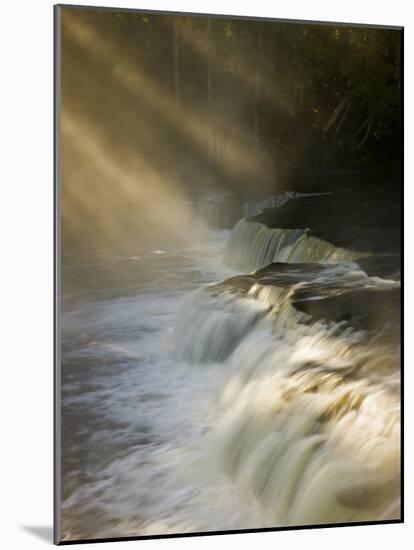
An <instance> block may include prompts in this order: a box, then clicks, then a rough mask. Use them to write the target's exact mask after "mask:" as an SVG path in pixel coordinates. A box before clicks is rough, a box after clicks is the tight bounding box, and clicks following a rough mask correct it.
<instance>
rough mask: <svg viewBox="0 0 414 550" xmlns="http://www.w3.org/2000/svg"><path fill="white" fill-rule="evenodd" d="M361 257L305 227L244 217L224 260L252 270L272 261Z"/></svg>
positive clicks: (290, 261) (229, 263)
mask: <svg viewBox="0 0 414 550" xmlns="http://www.w3.org/2000/svg"><path fill="white" fill-rule="evenodd" d="M365 255H366V254H365ZM361 256H364V254H362V253H361V252H356V251H353V250H346V249H344V248H338V247H336V246H334V245H332V244H331V243H329V242H328V241H324V240H323V239H319V238H318V237H314V236H309V235H308V232H307V231H306V230H304V229H272V228H269V227H267V226H266V225H263V224H262V223H257V222H251V221H248V220H246V219H244V218H243V219H242V220H240V221H239V222H238V223H237V224H236V225H235V227H234V228H233V230H232V232H231V235H230V237H229V240H228V242H227V247H226V251H225V254H224V261H225V263H226V265H228V266H229V267H231V268H232V269H237V270H244V271H252V270H256V269H259V268H261V267H264V266H266V265H268V264H270V263H272V262H288V263H292V262H323V263H336V262H341V261H346V260H349V261H352V260H355V259H356V258H358V257H361Z"/></svg>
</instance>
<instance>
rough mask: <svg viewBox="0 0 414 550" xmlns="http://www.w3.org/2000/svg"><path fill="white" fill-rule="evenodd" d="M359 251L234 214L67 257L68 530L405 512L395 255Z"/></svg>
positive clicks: (142, 531) (243, 524) (154, 530)
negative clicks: (194, 238)
mask: <svg viewBox="0 0 414 550" xmlns="http://www.w3.org/2000/svg"><path fill="white" fill-rule="evenodd" d="M323 235H324V236H325V234H324V233H323ZM344 242H346V241H344ZM362 248H363V249H361V247H360V248H358V247H355V248H352V247H349V248H347V247H344V248H342V247H339V246H337V245H336V244H333V243H331V242H329V241H328V240H325V239H322V238H319V237H317V236H315V235H311V234H310V232H309V231H307V230H306V228H305V229H304V228H303V227H302V228H299V229H289V228H288V227H283V228H280V229H277V228H275V227H268V226H266V225H265V224H263V223H259V222H257V221H256V222H255V221H247V220H242V221H240V222H239V223H238V224H237V225H236V226H235V228H234V229H233V231H232V233H231V234H230V235H228V233H227V232H222V231H219V232H215V231H213V232H209V233H208V234H207V239H206V240H205V241H203V242H200V243H197V246H195V247H188V248H165V249H164V248H163V249H162V250H161V249H158V248H156V249H152V248H144V247H143V248H142V249H139V250H137V249H136V247H132V248H131V249H125V251H122V252H119V253H118V254H117V255H116V256H115V257H113V256H111V255H108V257H105V258H102V257H101V256H100V255H96V256H94V255H93V254H91V251H87V252H86V253H85V257H74V258H72V257H69V258H68V259H67V260H66V261H65V263H64V266H63V276H64V277H69V275H70V277H71V280H73V277H74V276H73V272H75V273H76V275H77V277H78V278H79V281H81V283H82V285H83V286H81V288H80V289H79V288H78V286H79V285H76V286H75V287H74V289H73V291H71V289H70V287H69V285H66V289H67V293H66V294H64V296H63V333H62V341H63V348H62V358H63V378H62V407H63V413H62V420H63V425H62V443H63V463H62V469H63V474H62V479H63V484H62V530H63V536H64V539H65V540H70V539H73V538H81V539H86V538H96V537H98V536H99V537H116V536H134V535H135V536H136V535H156V534H160V533H183V532H204V531H211V530H215V531H218V530H233V529H257V528H262V527H277V526H284V525H291V526H293V525H310V524H312V525H313V524H326V523H343V522H359V521H375V520H389V519H398V518H399V516H400V342H399V339H400V327H399V318H400V280H399V279H400V274H399V269H400V259H399V255H398V250H396V251H395V253H393V252H392V251H391V252H389V251H385V252H382V251H380V252H378V251H375V252H374V253H370V252H369V247H362ZM223 257H224V260H225V262H224V263H225V264H227V265H230V266H231V267H232V269H228V268H227V267H225V266H224V265H223ZM117 266H121V268H118V267H117ZM213 281H215V282H213ZM219 281H221V282H219ZM91 289H93V292H91Z"/></svg>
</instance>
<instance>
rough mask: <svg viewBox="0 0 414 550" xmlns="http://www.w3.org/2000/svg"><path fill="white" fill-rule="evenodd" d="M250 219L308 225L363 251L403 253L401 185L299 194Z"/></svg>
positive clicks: (273, 224) (312, 231) (314, 231)
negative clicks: (308, 194)
mask: <svg viewBox="0 0 414 550" xmlns="http://www.w3.org/2000/svg"><path fill="white" fill-rule="evenodd" d="M249 221H253V222H258V223H263V224H265V225H266V226H268V227H270V228H280V229H307V230H308V234H309V235H312V236H315V237H318V238H320V239H323V240H326V241H329V242H330V243H332V244H333V245H335V246H338V247H341V248H347V249H351V250H357V251H360V252H361V253H366V252H368V253H374V254H397V255H398V254H400V246H401V197H400V191H399V189H398V186H395V187H387V188H382V189H381V188H379V189H374V190H373V189H372V188H369V189H367V190H362V191H361V190H358V192H356V191H355V190H351V189H350V190H344V191H336V192H334V193H331V194H325V195H313V196H312V195H311V196H299V197H296V198H293V199H290V200H288V201H287V202H285V203H284V204H282V205H281V206H279V207H276V208H267V209H265V210H264V211H263V212H262V213H261V214H259V215H257V216H254V217H252V218H249Z"/></svg>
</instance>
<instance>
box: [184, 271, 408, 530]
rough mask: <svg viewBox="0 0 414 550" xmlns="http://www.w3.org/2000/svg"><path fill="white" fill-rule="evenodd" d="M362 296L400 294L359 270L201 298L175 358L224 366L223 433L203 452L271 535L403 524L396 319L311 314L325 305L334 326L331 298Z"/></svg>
mask: <svg viewBox="0 0 414 550" xmlns="http://www.w3.org/2000/svg"><path fill="white" fill-rule="evenodd" d="M361 292H365V293H367V294H371V295H372V296H373V297H374V300H376V301H377V302H378V301H379V302H380V303H382V304H384V303H385V302H384V297H386V296H387V295H388V294H389V293H395V292H399V282H398V281H395V280H387V279H383V278H381V277H369V276H368V275H367V274H366V273H365V272H364V271H362V270H361V268H360V266H359V265H357V264H355V263H341V264H337V265H334V266H322V265H319V266H318V265H317V264H312V265H309V264H306V265H303V266H301V265H300V264H296V265H292V266H286V264H275V265H274V266H269V268H267V269H265V270H262V271H261V272H258V273H256V274H253V275H251V276H239V277H233V278H231V279H229V280H228V281H226V282H225V283H222V284H219V285H212V286H210V287H207V288H206V289H203V290H201V291H198V292H197V293H196V294H195V295H193V296H192V298H191V300H190V301H189V302H188V303H187V305H186V307H185V308H184V309H183V311H182V312H181V315H180V317H179V320H178V323H177V325H176V328H175V331H176V332H175V342H176V345H177V353H178V355H179V356H180V357H186V358H187V359H188V360H189V361H191V362H204V363H210V364H211V363H215V362H217V361H219V362H221V363H222V369H223V379H224V383H223V385H222V388H221V390H220V392H219V396H218V404H217V407H218V411H219V412H218V416H217V423H216V425H215V426H214V427H213V428H212V429H211V431H210V432H209V434H208V436H207V440H208V443H207V444H206V448H209V449H211V451H210V452H211V456H210V460H211V464H214V465H215V467H216V468H217V471H218V472H223V471H224V472H226V474H227V475H228V476H229V477H230V478H231V479H232V480H233V481H234V483H235V484H236V485H237V487H238V490H239V491H241V492H242V493H243V492H244V493H245V494H246V495H248V496H249V497H254V498H255V499H257V501H258V503H259V505H260V507H261V508H262V510H263V516H264V523H265V524H266V525H307V524H323V523H335V522H356V521H371V520H380V519H395V518H398V517H399V495H400V493H399V491H400V472H399V440H400V418H399V350H398V342H397V341H396V338H395V334H393V336H392V337H391V338H386V335H387V333H389V330H390V329H389V325H390V320H391V319H389V318H387V317H386V316H385V317H383V318H381V319H378V316H377V315H376V314H375V312H374V313H372V315H371V318H367V319H364V320H363V321H364V323H363V324H364V327H365V330H364V329H361V328H359V329H358V327H359V326H360V325H361V319H360V312H357V311H356V312H355V313H356V315H355V317H357V319H354V318H353V317H352V315H349V314H347V319H346V320H344V319H342V318H341V317H342V313H343V312H341V311H339V310H338V311H337V312H336V316H337V317H338V318H337V319H335V315H334V320H331V321H327V320H324V319H322V320H317V321H315V322H313V315H312V314H309V313H306V312H305V311H306V308H303V304H304V303H308V304H313V303H317V302H321V303H322V306H320V307H322V309H323V302H324V301H326V303H327V304H328V305H327V307H326V310H325V313H326V314H327V316H328V317H329V316H330V317H331V318H332V311H330V309H332V308H331V305H330V300H331V299H332V297H334V298H336V297H337V296H341V295H347V296H348V297H350V296H352V295H353V294H354V293H356V294H357V296H358V293H361ZM359 295H360V294H359ZM395 300H396V302H397V303H398V301H399V296H396V297H395ZM311 311H312V309H311ZM390 311H391V317H392V315H393V314H395V310H392V309H391V310H390ZM368 317H369V315H368ZM355 320H356V321H358V323H357V326H355V324H354V323H353V321H355ZM393 321H394V322H396V319H393ZM196 339H197V342H202V343H203V344H202V346H200V347H199V346H195V345H194V341H195V340H196ZM194 349H197V354H195V352H194Z"/></svg>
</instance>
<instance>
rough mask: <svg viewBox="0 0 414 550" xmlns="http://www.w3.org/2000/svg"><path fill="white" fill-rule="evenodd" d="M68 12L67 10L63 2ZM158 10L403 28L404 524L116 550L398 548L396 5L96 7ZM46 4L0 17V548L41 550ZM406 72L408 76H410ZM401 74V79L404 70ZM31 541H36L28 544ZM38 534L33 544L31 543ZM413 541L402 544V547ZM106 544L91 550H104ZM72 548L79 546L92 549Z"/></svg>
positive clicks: (47, 523) (45, 502)
mask: <svg viewBox="0 0 414 550" xmlns="http://www.w3.org/2000/svg"><path fill="white" fill-rule="evenodd" d="M71 3H72V4H77V3H79V2H77V1H76V0H72V2H71ZM84 3H85V4H89V5H93V4H96V5H116V6H122V7H136V8H147V9H161V10H173V11H175V10H178V11H193V12H207V13H222V14H227V13H228V14H237V15H257V16H271V17H280V18H294V19H313V20H326V21H344V22H361V23H376V24H391V25H404V26H405V59H406V93H405V97H406V102H405V115H406V141H405V144H406V155H405V156H406V175H405V182H406V218H407V224H406V225H407V227H406V281H407V282H406V298H407V299H406V333H407V342H406V360H405V365H406V368H405V371H406V372H405V377H406V384H405V385H406V390H405V395H406V399H405V403H406V437H405V442H406V451H407V452H406V468H405V474H406V524H405V525H383V526H376V527H375V526H374V527H351V528H338V529H324V530H323V529H322V530H310V531H296V532H279V533H263V534H249V535H231V536H230V535H225V536H215V537H201V538H191V539H170V540H155V541H140V542H137V541H135V542H123V543H117V544H118V545H119V544H121V545H122V546H121V547H122V548H140V549H141V550H145V549H149V548H151V549H153V550H159V549H164V548H169V549H170V550H178V549H180V550H183V549H188V548H190V545H191V548H196V549H201V548H203V549H204V548H207V549H210V548H217V549H218V548H224V547H225V546H226V547H228V548H250V547H251V546H252V545H256V546H259V545H260V548H264V549H265V550H266V549H270V548H274V547H277V548H285V547H286V548H287V547H289V548H291V549H295V548H303V547H305V548H306V550H308V549H310V550H312V549H318V550H324V549H328V548H329V549H330V550H331V549H332V548H334V549H335V550H341V549H345V548H346V549H347V550H349V548H350V547H352V546H354V547H355V549H360V548H368V549H369V548H371V547H374V546H375V548H376V550H377V549H383V548H384V549H387V550H388V549H389V548H393V547H399V548H407V547H411V548H413V546H412V543H411V544H409V542H408V541H409V537H410V535H413V533H414V527H413V513H412V512H413V491H414V486H413V476H412V471H413V467H412V461H413V452H412V451H413V439H414V434H413V431H412V428H413V423H412V421H411V419H412V418H413V417H414V414H413V403H414V387H413V383H412V382H413V375H412V369H413V368H414V364H413V346H412V345H411V342H410V340H411V338H410V337H411V334H412V324H411V325H410V322H412V314H411V312H412V311H413V300H412V298H413V292H412V284H411V281H412V280H413V265H412V256H411V254H408V252H409V248H410V245H411V244H412V243H413V242H414V238H413V223H412V218H413V217H414V211H413V210H412V209H413V207H414V205H413V201H412V197H413V190H412V187H413V185H414V182H413V181H412V179H413V160H412V157H413V153H414V151H413V147H412V146H413V137H412V130H413V116H412V115H413V107H412V104H413V101H414V82H413V69H414V61H413V43H414V36H413V33H414V18H413V16H412V15H411V14H410V4H412V3H411V2H409V1H408V0H405V1H403V0H386V1H385V0H376V1H374V0H370V1H368V0H365V1H364V0H342V1H338V0H337V1H332V0H331V1H327V0H302V1H299V0H284V1H283V2H277V1H274V0H273V1H268V2H266V1H265V0H254V2H252V1H247V0H214V1H213V0H202V1H200V0H164V1H161V0H153V1H144V0H142V1H139V0H130V1H127V0H115V1H114V2H110V1H105V0H100V1H98V2H94V1H93V0H89V2H88V1H87V0H85V1H84ZM52 5H53V2H52V1H51V0H36V1H35V0H15V1H13V0H7V2H3V3H2V6H1V11H0V15H1V19H0V41H1V45H0V56H1V63H0V152H1V157H0V158H1V161H0V169H1V174H2V175H1V180H0V185H1V188H0V190H1V192H0V223H1V228H0V239H1V243H0V257H1V268H0V273H1V286H0V325H1V329H0V335H1V348H0V350H1V353H0V369H1V371H0V406H1V412H0V419H1V422H2V426H1V430H0V445H1V451H0V461H1V467H0V472H1V480H0V503H1V511H0V522H1V523H0V525H1V529H0V545H1V546H2V547H3V548H6V549H7V550H13V549H15V548H16V549H19V550H25V549H30V548H35V547H39V546H43V547H45V546H46V545H47V544H49V545H50V544H51V539H50V536H49V539H48V540H46V538H47V533H48V532H51V525H52V473H53V468H52V415H53V407H52V342H53V339H52V323H53V319H52V309H53V295H52V287H53V281H52V210H53V205H52V190H53V187H52V159H53V134H52V99H53V87H52V82H53V81H52V76H53V75H52V59H53V57H52V45H53V43H52V23H53V14H52ZM410 66H411V67H410ZM410 69H411V70H410ZM36 533H37V534H36ZM39 534H40V536H39ZM412 538H414V537H412ZM114 544H115V543H111V544H105V546H104V547H103V548H105V550H109V549H110V548H114V547H115V546H114ZM97 547H98V546H97V545H84V548H85V549H86V548H97Z"/></svg>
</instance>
